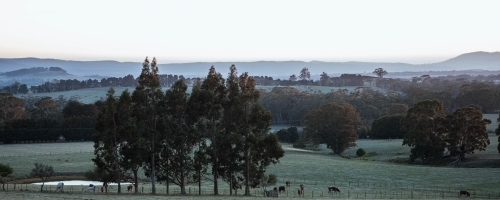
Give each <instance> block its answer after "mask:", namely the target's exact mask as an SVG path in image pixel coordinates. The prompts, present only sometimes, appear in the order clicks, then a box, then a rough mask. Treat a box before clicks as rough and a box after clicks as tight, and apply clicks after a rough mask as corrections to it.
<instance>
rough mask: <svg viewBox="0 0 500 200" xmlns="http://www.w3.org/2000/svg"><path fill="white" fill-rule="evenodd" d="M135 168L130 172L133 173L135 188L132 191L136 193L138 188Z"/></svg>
mask: <svg viewBox="0 0 500 200" xmlns="http://www.w3.org/2000/svg"><path fill="white" fill-rule="evenodd" d="M137 170H138V169H134V170H132V173H134V190H135V191H134V193H136V194H137V193H138V192H139V191H138V190H139V180H138V178H137Z"/></svg>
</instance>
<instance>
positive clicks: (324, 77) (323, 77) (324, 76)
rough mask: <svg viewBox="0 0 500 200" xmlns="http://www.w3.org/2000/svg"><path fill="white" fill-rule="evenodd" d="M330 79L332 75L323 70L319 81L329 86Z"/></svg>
mask: <svg viewBox="0 0 500 200" xmlns="http://www.w3.org/2000/svg"><path fill="white" fill-rule="evenodd" d="M329 80H330V77H329V76H328V74H327V73H326V72H323V73H322V74H321V75H320V78H319V82H320V83H321V85H322V86H328V81H329Z"/></svg>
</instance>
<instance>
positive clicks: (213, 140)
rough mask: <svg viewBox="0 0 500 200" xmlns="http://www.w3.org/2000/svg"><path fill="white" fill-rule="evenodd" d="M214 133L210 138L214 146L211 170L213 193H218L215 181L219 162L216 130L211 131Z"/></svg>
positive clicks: (217, 184) (217, 185)
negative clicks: (212, 173)
mask: <svg viewBox="0 0 500 200" xmlns="http://www.w3.org/2000/svg"><path fill="white" fill-rule="evenodd" d="M213 134H214V137H213V139H212V142H213V144H212V146H213V147H215V148H214V152H213V155H214V158H213V166H214V168H213V169H212V171H213V172H214V195H219V183H218V181H217V179H219V163H218V159H217V156H218V155H217V139H216V138H217V137H216V136H215V134H216V132H215V131H214V132H213Z"/></svg>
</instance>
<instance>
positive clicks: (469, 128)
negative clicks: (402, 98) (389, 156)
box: [401, 100, 491, 163]
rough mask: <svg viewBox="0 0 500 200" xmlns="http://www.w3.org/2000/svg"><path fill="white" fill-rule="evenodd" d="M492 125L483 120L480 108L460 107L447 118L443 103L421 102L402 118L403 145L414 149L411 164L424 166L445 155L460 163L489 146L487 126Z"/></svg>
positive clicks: (435, 101)
mask: <svg viewBox="0 0 500 200" xmlns="http://www.w3.org/2000/svg"><path fill="white" fill-rule="evenodd" d="M490 123H491V121H490V120H488V119H483V115H482V113H481V109H480V108H478V107H477V106H473V105H471V106H467V107H463V108H459V109H457V110H456V111H455V112H454V113H452V114H449V115H446V114H445V113H444V109H443V102H441V101H439V100H426V101H420V102H418V103H417V104H415V105H413V107H411V108H410V109H409V110H408V112H407V114H406V115H405V116H404V117H403V118H402V119H401V126H402V129H403V130H404V131H405V132H406V134H405V137H404V140H403V145H408V146H410V147H411V155H410V161H411V162H414V161H415V160H416V159H421V160H422V162H424V163H428V162H434V161H438V160H441V159H442V158H443V156H444V155H445V154H447V155H450V156H458V160H457V161H458V162H460V161H461V160H462V159H464V158H465V154H473V153H474V152H475V151H476V150H478V151H484V150H485V148H486V146H487V145H488V144H489V143H490V141H489V139H488V134H487V133H486V125H487V124H490ZM445 150H447V152H445Z"/></svg>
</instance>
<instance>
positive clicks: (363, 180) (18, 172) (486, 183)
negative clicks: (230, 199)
mask: <svg viewBox="0 0 500 200" xmlns="http://www.w3.org/2000/svg"><path fill="white" fill-rule="evenodd" d="M491 138H496V137H495V136H491ZM491 138H490V139H491ZM401 144H402V140H401V139H394V140H390V141H389V140H368V139H365V140H358V141H357V145H358V146H357V147H353V148H351V149H348V150H347V151H346V152H345V154H344V155H351V154H352V155H354V154H355V150H357V148H364V149H365V150H366V151H367V152H369V153H370V152H375V155H374V156H369V157H367V158H366V159H358V158H352V159H347V158H342V157H340V156H338V155H332V154H331V153H330V151H329V150H328V149H326V148H325V147H324V146H320V147H319V148H320V151H308V150H301V149H295V148H293V147H292V145H291V144H282V146H283V148H284V149H285V156H284V157H283V158H282V159H281V160H280V162H279V163H278V164H276V165H271V166H270V167H269V168H268V170H267V173H269V174H276V175H277V177H278V184H277V185H276V186H280V185H284V184H285V183H284V182H285V181H291V182H292V186H291V187H289V188H287V190H288V191H287V192H288V193H286V194H283V195H282V197H283V196H285V195H288V198H292V197H293V198H298V197H297V195H296V188H298V185H299V184H304V185H305V188H306V197H307V198H313V197H314V198H331V197H334V198H356V197H357V198H364V197H365V195H366V197H367V198H386V199H389V198H410V197H412V195H413V197H414V198H422V199H423V198H441V197H443V196H444V197H445V198H456V191H458V190H462V189H466V190H471V191H474V194H475V195H476V196H479V195H482V197H486V196H485V195H487V194H488V195H490V197H491V195H492V194H494V195H493V197H494V198H500V197H498V196H499V195H500V194H499V192H500V190H499V189H498V185H499V184H500V180H499V179H498V177H500V168H459V167H433V166H424V165H420V164H413V165H407V164H395V163H391V162H388V161H387V160H388V159H391V158H394V157H407V156H408V152H409V148H408V147H407V146H402V145H401ZM496 144H497V143H496V140H495V141H492V145H490V146H489V147H488V149H487V152H488V153H491V155H489V156H493V157H496V159H500V154H498V152H495V150H496ZM92 145H93V143H92V142H74V143H38V144H12V145H0V152H1V153H0V159H1V162H2V163H5V164H9V165H10V166H12V167H13V168H14V174H13V175H14V176H15V177H17V178H23V177H24V175H26V174H29V172H30V171H31V169H32V168H33V166H34V165H33V163H35V162H41V163H45V164H49V165H52V166H53V167H54V170H55V171H56V172H84V171H87V170H90V169H92V167H93V164H92V162H91V161H90V159H91V158H92V157H93V153H92V152H93V147H92ZM219 184H220V193H221V194H228V193H229V190H228V185H227V184H226V183H225V182H222V181H220V182H219ZM334 185H335V186H337V187H339V188H340V190H341V191H343V193H342V194H341V196H339V195H338V194H337V196H331V195H330V196H329V194H328V193H327V189H326V188H327V187H328V186H334ZM11 187H12V186H11ZM25 187H27V188H30V187H31V188H35V187H36V186H32V185H25ZM157 187H158V192H159V193H164V192H165V185H164V184H161V185H159V186H157ZM140 188H141V190H143V191H141V192H144V193H148V192H149V191H150V190H151V186H150V184H149V183H147V182H145V183H142V184H141V185H140ZM202 188H203V190H202V191H203V192H204V194H210V193H211V189H212V188H213V185H212V184H211V183H210V182H204V183H203V186H202ZM49 189H55V188H49ZM81 189H82V188H81V187H78V186H75V189H74V190H75V191H81ZM188 189H189V190H190V191H191V193H192V195H194V194H195V193H197V192H196V191H197V185H189V186H188ZM31 190H33V189H31ZM111 191H112V192H114V191H116V187H115V188H114V189H113V188H111ZM178 191H179V188H178V187H177V186H174V185H171V188H170V192H171V193H178ZM241 193H243V191H242V190H241V191H238V194H241ZM261 193H262V188H256V189H252V194H253V195H261ZM1 195H3V193H0V197H1ZM85 195H88V194H85ZM96 197H103V196H96ZM107 197H108V196H106V198H107ZM120 198H121V197H120ZM217 199H219V198H217ZM220 199H225V197H224V198H220Z"/></svg>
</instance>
